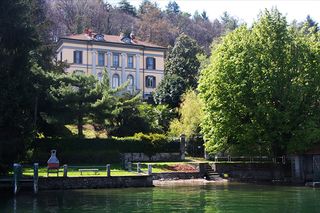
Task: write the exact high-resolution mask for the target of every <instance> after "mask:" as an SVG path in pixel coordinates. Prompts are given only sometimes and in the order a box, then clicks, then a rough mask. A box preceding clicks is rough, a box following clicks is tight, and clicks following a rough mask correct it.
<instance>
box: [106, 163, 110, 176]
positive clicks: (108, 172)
mask: <svg viewBox="0 0 320 213" xmlns="http://www.w3.org/2000/svg"><path fill="white" fill-rule="evenodd" d="M106 168H107V177H110V176H111V172H110V164H107V166H106Z"/></svg>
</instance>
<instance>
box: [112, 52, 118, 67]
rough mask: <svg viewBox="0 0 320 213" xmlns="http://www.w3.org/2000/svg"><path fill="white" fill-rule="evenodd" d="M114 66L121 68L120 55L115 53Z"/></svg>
mask: <svg viewBox="0 0 320 213" xmlns="http://www.w3.org/2000/svg"><path fill="white" fill-rule="evenodd" d="M113 66H114V67H119V54H117V53H113Z"/></svg>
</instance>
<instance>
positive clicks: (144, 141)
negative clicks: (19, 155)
mask: <svg viewBox="0 0 320 213" xmlns="http://www.w3.org/2000/svg"><path fill="white" fill-rule="evenodd" d="M33 149H34V150H33V157H32V160H33V161H34V162H39V163H46V161H47V160H48V159H49V155H50V150H52V149H56V150H57V155H58V158H59V160H60V161H61V163H91V164H92V163H113V162H119V161H120V153H130V152H131V153H132V152H142V153H145V154H147V155H149V156H150V155H152V154H154V153H160V152H179V143H178V142H175V141H169V140H168V139H167V137H166V136H165V135H162V134H143V133H138V134H135V135H134V136H132V137H126V138H106V139H85V138H65V139H56V138H55V139H48V138H46V139H38V140H36V141H35V142H34V144H33Z"/></svg>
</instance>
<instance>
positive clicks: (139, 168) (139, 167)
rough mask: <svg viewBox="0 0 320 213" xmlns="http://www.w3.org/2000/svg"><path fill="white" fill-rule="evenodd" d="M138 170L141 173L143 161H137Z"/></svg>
mask: <svg viewBox="0 0 320 213" xmlns="http://www.w3.org/2000/svg"><path fill="white" fill-rule="evenodd" d="M137 172H138V173H141V163H140V162H138V163H137Z"/></svg>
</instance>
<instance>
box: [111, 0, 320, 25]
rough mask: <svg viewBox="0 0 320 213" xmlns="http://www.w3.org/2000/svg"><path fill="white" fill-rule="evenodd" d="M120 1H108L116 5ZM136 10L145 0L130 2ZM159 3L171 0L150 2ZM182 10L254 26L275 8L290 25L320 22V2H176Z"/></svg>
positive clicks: (303, 0) (163, 3)
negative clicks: (226, 15)
mask: <svg viewBox="0 0 320 213" xmlns="http://www.w3.org/2000/svg"><path fill="white" fill-rule="evenodd" d="M119 1H120V0H108V2H109V3H111V4H113V5H116V4H117V3H118V2H119ZM128 1H129V2H130V3H131V4H132V5H134V6H135V7H136V8H138V7H139V5H140V4H141V2H142V1H143V0H128ZM150 1H151V2H157V4H158V5H159V7H161V8H162V9H165V7H166V5H167V4H168V3H169V0H157V1H155V0H150ZM175 1H176V2H177V3H178V5H179V6H180V10H181V11H183V12H188V13H191V14H194V12H195V11H196V10H198V11H199V12H200V13H201V12H202V11H203V10H205V11H206V12H207V15H208V16H209V19H210V20H214V19H216V18H219V17H220V16H221V15H222V13H223V12H224V11H227V12H228V13H229V14H230V15H232V16H234V17H236V18H238V19H239V20H240V21H241V22H245V23H248V24H252V23H253V22H254V21H255V20H257V16H258V14H259V12H260V11H263V10H264V9H265V8H267V9H271V8H272V7H273V6H275V7H277V8H278V10H279V11H280V12H281V13H282V14H283V15H286V16H287V20H288V22H289V23H290V22H291V21H293V20H297V21H298V22H300V21H304V20H305V19H306V17H307V15H310V16H311V17H312V18H313V19H314V20H316V21H317V22H320V12H319V9H320V0H175Z"/></svg>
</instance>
